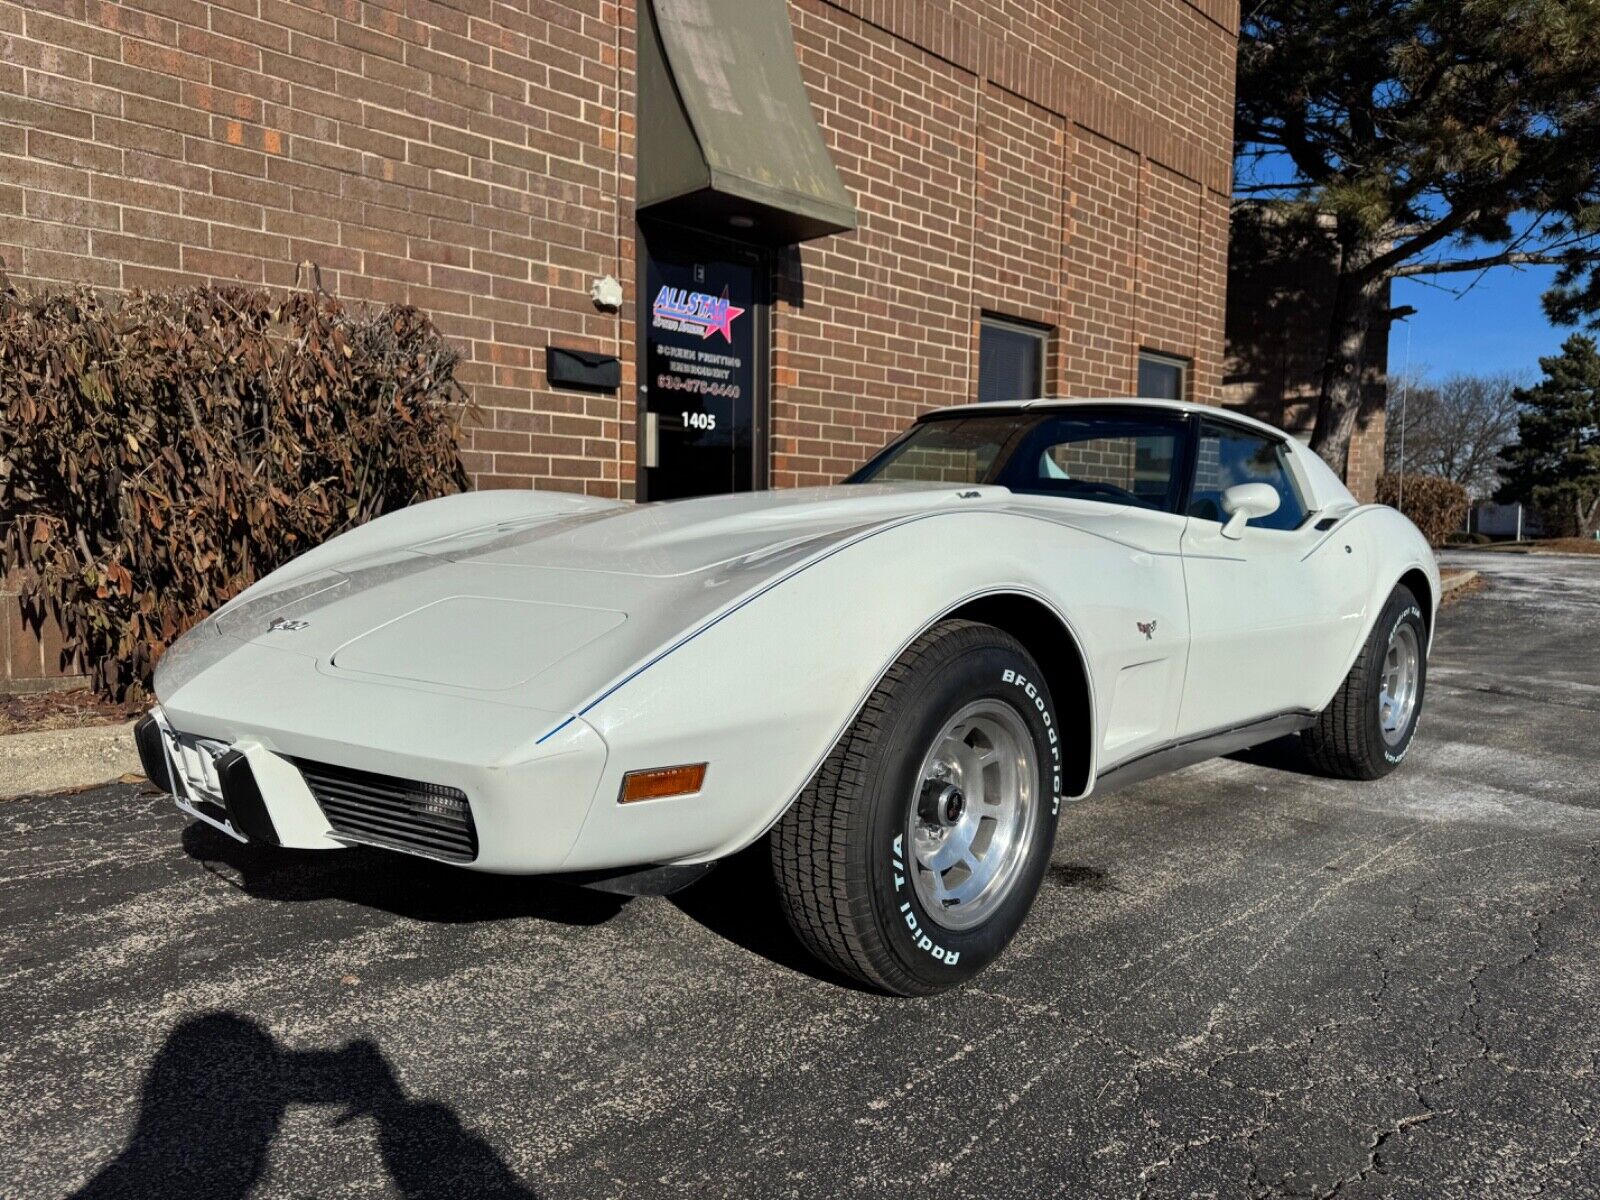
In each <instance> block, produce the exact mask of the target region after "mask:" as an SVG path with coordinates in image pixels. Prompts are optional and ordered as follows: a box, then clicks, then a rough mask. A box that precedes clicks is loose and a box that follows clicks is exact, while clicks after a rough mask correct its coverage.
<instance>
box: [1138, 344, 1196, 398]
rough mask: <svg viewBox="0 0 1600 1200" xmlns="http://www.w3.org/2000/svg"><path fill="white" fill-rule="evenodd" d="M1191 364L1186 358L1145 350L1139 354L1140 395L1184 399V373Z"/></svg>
mask: <svg viewBox="0 0 1600 1200" xmlns="http://www.w3.org/2000/svg"><path fill="white" fill-rule="evenodd" d="M1188 370H1189V364H1188V362H1186V361H1185V360H1184V359H1181V358H1172V357H1170V356H1168V355H1165V354H1154V353H1152V352H1151V351H1149V350H1145V351H1143V352H1141V353H1140V355H1139V395H1140V396H1142V397H1143V398H1144V399H1146V400H1182V399H1183V386H1184V382H1185V381H1184V375H1185V374H1186V373H1187V372H1188Z"/></svg>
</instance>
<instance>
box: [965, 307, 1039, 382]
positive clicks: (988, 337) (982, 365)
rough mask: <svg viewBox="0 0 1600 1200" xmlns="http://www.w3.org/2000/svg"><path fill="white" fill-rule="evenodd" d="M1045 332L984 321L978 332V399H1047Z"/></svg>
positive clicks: (1009, 322) (990, 319)
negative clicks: (1045, 391) (1045, 396)
mask: <svg viewBox="0 0 1600 1200" xmlns="http://www.w3.org/2000/svg"><path fill="white" fill-rule="evenodd" d="M1044 339H1045V331H1044V330H1042V329H1037V328H1035V327H1034V326H1031V325H1019V324H1016V323H1015V322H1012V321H1001V320H997V319H995V318H993V317H985V318H984V319H983V322H982V324H981V325H980V326H979V328H978V399H979V400H982V401H991V400H1035V399H1038V398H1039V397H1040V396H1042V395H1044Z"/></svg>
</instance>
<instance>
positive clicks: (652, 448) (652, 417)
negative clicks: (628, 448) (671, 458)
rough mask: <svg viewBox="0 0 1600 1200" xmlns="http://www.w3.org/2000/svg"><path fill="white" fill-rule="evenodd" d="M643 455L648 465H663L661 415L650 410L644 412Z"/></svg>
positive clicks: (645, 463)
mask: <svg viewBox="0 0 1600 1200" xmlns="http://www.w3.org/2000/svg"><path fill="white" fill-rule="evenodd" d="M642 440H643V442H644V446H643V457H644V465H645V466H646V467H659V466H660V465H661V415H660V414H659V413H653V412H650V411H648V410H646V411H645V413H644V426H643V433H642Z"/></svg>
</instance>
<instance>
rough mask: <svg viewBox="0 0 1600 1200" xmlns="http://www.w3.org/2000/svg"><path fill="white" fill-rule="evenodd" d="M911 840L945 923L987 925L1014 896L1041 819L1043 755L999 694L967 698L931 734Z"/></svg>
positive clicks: (924, 897) (931, 900)
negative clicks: (990, 697) (971, 700)
mask: <svg viewBox="0 0 1600 1200" xmlns="http://www.w3.org/2000/svg"><path fill="white" fill-rule="evenodd" d="M916 788H917V791H916V795H915V796H913V798H912V804H911V816H910V820H909V822H908V828H907V837H906V841H907V843H908V845H909V846H910V847H911V852H910V858H909V862H908V864H907V865H908V866H909V867H910V870H911V880H912V884H913V886H914V887H915V889H916V894H917V899H918V900H919V901H921V903H922V907H923V908H924V909H925V910H926V912H927V914H928V917H929V919H930V920H932V921H934V922H935V923H936V924H939V925H942V926H944V927H945V928H946V929H971V928H972V927H973V926H975V925H978V924H981V923H982V922H983V921H984V920H985V919H986V918H987V917H988V916H989V915H990V914H991V913H993V912H994V910H995V909H996V908H998V907H999V906H1000V905H1001V904H1002V903H1004V901H1005V899H1006V897H1007V896H1009V895H1010V894H1011V889H1012V887H1013V886H1014V885H1015V884H1016V881H1017V876H1018V875H1019V874H1020V873H1021V870H1022V865H1023V862H1024V861H1025V860H1026V859H1027V857H1028V847H1029V846H1030V845H1031V844H1032V842H1033V833H1034V827H1035V825H1036V823H1037V822H1038V820H1039V804H1038V791H1039V758H1038V751H1037V750H1036V748H1035V746H1034V742H1033V736H1032V735H1031V734H1030V732H1029V730H1028V726H1027V725H1026V724H1025V723H1024V722H1023V720H1022V717H1021V716H1020V715H1018V713H1017V712H1016V710H1015V709H1013V708H1011V707H1010V706H1009V705H1006V704H1004V703H1002V702H1000V701H998V700H979V701H977V702H976V703H974V704H969V705H967V706H966V707H965V708H963V709H961V711H960V712H958V713H956V715H955V716H953V717H951V718H950V720H949V721H948V722H946V724H945V727H944V728H943V729H942V730H940V731H939V735H938V736H937V737H936V738H934V739H933V744H932V745H931V746H930V747H929V749H928V752H927V754H926V755H924V756H923V760H922V769H921V771H919V772H918V774H917V784H916Z"/></svg>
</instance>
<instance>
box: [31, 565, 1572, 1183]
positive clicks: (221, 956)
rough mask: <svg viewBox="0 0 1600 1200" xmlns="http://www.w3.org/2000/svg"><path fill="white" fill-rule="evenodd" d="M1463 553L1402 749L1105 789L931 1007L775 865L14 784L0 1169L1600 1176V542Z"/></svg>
mask: <svg viewBox="0 0 1600 1200" xmlns="http://www.w3.org/2000/svg"><path fill="white" fill-rule="evenodd" d="M1472 565H1474V566H1478V567H1480V568H1481V569H1483V570H1485V572H1486V573H1487V574H1488V575H1490V576H1491V577H1492V578H1491V585H1490V587H1489V588H1488V589H1487V590H1486V591H1485V592H1483V593H1482V594H1480V595H1478V596H1474V597H1471V598H1468V599H1466V600H1463V601H1462V602H1460V603H1459V604H1457V605H1455V606H1453V607H1452V608H1450V609H1449V610H1447V611H1446V613H1445V614H1444V617H1443V621H1442V626H1441V631H1440V634H1439V637H1438V639H1437V644H1436V648H1435V652H1434V661H1433V671H1432V678H1431V680H1430V685H1429V696H1428V702H1427V710H1426V712H1425V715H1424V718H1423V722H1424V723H1423V727H1422V730H1421V733H1420V734H1419V737H1418V741H1417V744H1416V748H1415V750H1414V751H1413V754H1412V758H1411V760H1410V761H1409V762H1408V763H1407V765H1406V767H1405V768H1404V769H1403V770H1402V771H1401V772H1399V773H1398V774H1396V775H1394V776H1391V777H1390V778H1389V779H1387V780H1385V781H1383V782H1381V783H1378V784H1348V783H1334V782H1329V781H1325V780H1321V779H1317V778H1313V777H1311V776H1308V775H1305V774H1302V773H1301V772H1300V771H1299V770H1297V769H1296V765H1295V762H1294V760H1293V758H1292V756H1290V755H1287V754H1284V753H1282V752H1280V751H1278V750H1276V749H1269V750H1267V751H1263V752H1260V753H1258V754H1256V755H1255V756H1253V761H1250V762H1244V761H1226V762H1220V763H1212V764H1207V765H1205V766H1202V767H1198V768H1193V769H1191V770H1189V771H1187V772H1184V773H1182V774H1180V775H1176V776H1172V777H1169V778H1167V779H1164V780H1159V781H1155V782H1153V783H1148V784H1144V785H1141V786H1138V787H1136V788H1131V789H1129V790H1127V791H1125V792H1120V793H1118V794H1116V795H1114V796H1110V797H1107V798H1106V799H1104V800H1099V801H1097V800H1090V801H1087V802H1085V803H1083V804H1081V805H1077V806H1074V807H1072V808H1070V809H1068V810H1067V811H1066V813H1065V815H1064V817H1063V819H1062V824H1061V830H1060V838H1059V841H1058V843H1057V852H1056V858H1055V862H1054V865H1053V869H1052V873H1051V875H1050V878H1049V881H1048V883H1047V885H1046V888H1045V891H1044V894H1043V895H1042V896H1041V897H1040V900H1039V903H1038V904H1037V906H1036V908H1035V909H1034V913H1033V916H1032V917H1031V918H1030V920H1029V922H1028V924H1027V926H1026V927H1025V929H1024V930H1023V933H1022V934H1021V936H1020V938H1019V939H1018V941H1017V942H1016V943H1015V944H1014V945H1013V947H1012V949H1011V950H1010V952H1009V953H1008V954H1007V955H1006V957H1005V958H1004V959H1002V961H1001V962H1000V963H999V964H998V965H997V966H996V967H995V968H993V969H991V970H990V971H989V972H988V973H987V974H985V975H984V976H982V977H981V978H980V979H979V980H978V981H977V982H976V984H975V985H974V986H971V987H969V988H967V989H965V990H963V991H961V992H959V993H956V994H953V995H948V996H945V997H942V998H937V999H933V1000H927V1001H905V1000H894V999H886V998H883V997H880V996H876V995H871V994H867V993H864V992H861V991H857V990H854V989H852V988H850V987H848V986H846V985H844V984H842V983H840V982H839V981H837V980H834V979H831V978H827V977H824V976H821V975H819V974H818V973H817V972H816V971H815V970H814V969H813V968H812V967H811V966H810V965H809V963H808V962H807V960H806V959H805V957H804V955H803V954H802V952H801V951H800V950H799V949H798V947H797V946H796V945H795V944H794V943H793V942H792V940H791V939H790V937H789V936H788V934H787V932H786V931H785V930H784V928H783V926H782V921H781V918H780V917H779V916H778V915H777V912H776V909H775V907H774V905H773V902H772V899H771V896H770V894H769V893H768V892H767V890H766V888H765V884H764V881H763V877H762V875H761V872H760V870H759V866H760V864H759V863H758V862H756V861H754V860H752V861H750V862H735V863H733V864H731V865H729V866H726V867H724V868H723V869H721V870H720V871H718V872H717V873H714V874H713V875H712V876H710V877H709V878H708V879H707V880H706V881H704V882H703V883H701V884H699V885H697V886H696V887H695V888H694V889H692V890H690V891H688V892H685V893H682V894H680V895H679V896H676V897H673V898H670V899H644V900H634V901H629V902H626V903H622V902H620V901H618V900H616V899H613V898H609V897H604V896H600V895H596V894H591V893H586V892H578V891H571V890H567V889H564V888H560V887H553V886H550V885H548V884H541V883H537V882H532V881H526V880H516V879H495V878H486V877H478V876H472V875H467V874H462V873H455V872H451V871H449V870H447V869H443V868H439V869H435V868H433V867H430V866H428V865H426V864H418V863H413V862H410V861H407V860H404V859H400V858H396V857H390V856H385V855H382V854H378V853H371V854H367V853H359V852H350V853H347V854H339V855H324V856H314V855H305V856H284V855H281V854H279V855H269V854H263V853H257V852H254V851H251V850H248V849H246V848H243V847H239V846H237V845H235V844H233V843H231V842H229V841H227V840H226V839H224V838H222V837H221V836H219V835H213V834H211V833H210V831H208V830H206V829H204V828H202V827H198V826H196V827H188V828H186V827H185V824H184V822H183V821H182V820H180V818H179V816H178V814H177V813H176V812H175V811H173V810H172V809H171V808H170V807H169V805H168V804H167V803H166V802H165V801H163V800H161V799H160V798H157V797H153V796H150V795H148V794H146V793H145V792H144V791H142V790H141V789H140V788H137V787H130V786H119V787H112V788H105V789H101V790H98V791H94V792H90V793H85V794H80V795H75V796H56V797H47V798H35V799H24V800H20V801H14V802H10V803H6V804H3V805H0V913H3V914H4V920H3V921H0V1029H3V1030H4V1031H5V1033H4V1038H3V1041H0V1196H3V1197H7V1198H9V1197H25V1198H30V1200H31V1198H33V1197H58V1196H66V1195H71V1194H74V1193H77V1194H80V1195H84V1196H91V1197H95V1198H97V1200H98V1198H102V1197H122V1196H127V1197H150V1198H151V1200H154V1198H157V1197H160V1198H162V1200H175V1198H180V1200H181V1198H185V1197H194V1198H197V1200H198V1198H200V1197H205V1198H206V1200H234V1198H236V1197H244V1196H247V1195H249V1196H286V1197H318V1198H324V1197H342V1196H375V1195H400V1196H407V1197H445V1196H450V1197H517V1198H527V1197H535V1196H537V1197H553V1198H554V1197H583V1198H586V1200H592V1198H599V1197H628V1198H630V1200H637V1198H639V1197H650V1196H681V1195H685V1194H693V1195H705V1196H738V1197H768V1196H805V1197H838V1196H855V1195H862V1196H867V1195H871V1196H878V1195H886V1194H890V1193H891V1192H900V1191H902V1190H904V1191H906V1192H908V1193H910V1192H912V1191H913V1190H915V1191H916V1192H917V1193H921V1192H923V1191H924V1189H926V1194H937V1195H940V1196H973V1197H986V1198H993V1197H1007V1196H1043V1195H1074V1196H1097V1197H1098V1196H1133V1195H1149V1196H1198V1195H1227V1196H1238V1195H1293V1196H1319V1197H1326V1196H1333V1195H1338V1196H1341V1197H1364V1196H1377V1195H1383V1196H1418V1197H1421V1196H1427V1197H1440V1196H1484V1195H1494V1196H1496V1197H1501V1196H1531V1195H1535V1194H1540V1193H1543V1194H1546V1195H1565V1196H1573V1195H1597V1194H1600V1144H1597V1141H1596V1139H1597V1130H1600V1021H1597V1019H1596V1014H1597V1012H1600V961H1597V955H1596V942H1597V936H1600V908H1597V903H1596V901H1597V894H1600V559H1594V560H1587V561H1585V560H1579V559H1557V558H1544V559H1535V558H1525V557H1519V558H1506V557H1490V556H1487V555H1479V556H1476V557H1474V558H1473V559H1472ZM1285 669H1293V664H1285Z"/></svg>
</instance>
